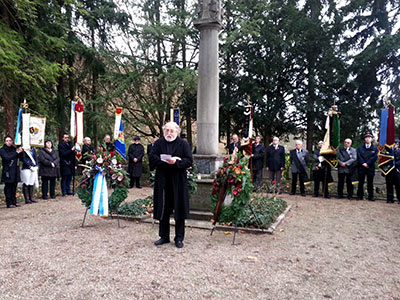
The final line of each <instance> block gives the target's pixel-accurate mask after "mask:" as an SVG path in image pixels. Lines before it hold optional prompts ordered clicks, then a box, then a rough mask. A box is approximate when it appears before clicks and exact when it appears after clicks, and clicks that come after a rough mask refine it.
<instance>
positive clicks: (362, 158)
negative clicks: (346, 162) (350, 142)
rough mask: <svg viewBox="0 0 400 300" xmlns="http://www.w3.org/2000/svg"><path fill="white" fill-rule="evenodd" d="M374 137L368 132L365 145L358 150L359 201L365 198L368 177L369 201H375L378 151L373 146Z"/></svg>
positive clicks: (365, 136)
mask: <svg viewBox="0 0 400 300" xmlns="http://www.w3.org/2000/svg"><path fill="white" fill-rule="evenodd" d="M372 139H373V135H372V134H371V133H370V132H367V133H366V134H365V135H364V140H365V144H364V145H362V146H360V147H358V149H357V160H358V190H357V200H362V199H363V198H364V181H365V176H367V188H368V200H369V201H375V199H374V176H375V162H376V159H377V158H378V149H377V147H376V146H375V145H374V144H372Z"/></svg>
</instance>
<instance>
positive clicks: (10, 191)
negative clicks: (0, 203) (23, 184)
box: [4, 182, 18, 206]
mask: <svg viewBox="0 0 400 300" xmlns="http://www.w3.org/2000/svg"><path fill="white" fill-rule="evenodd" d="M17 184H18V183H17V182H11V183H5V184H4V195H5V196H6V204H7V206H10V205H16V204H17V195H16V194H17Z"/></svg>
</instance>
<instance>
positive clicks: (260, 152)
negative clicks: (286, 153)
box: [251, 143, 265, 170]
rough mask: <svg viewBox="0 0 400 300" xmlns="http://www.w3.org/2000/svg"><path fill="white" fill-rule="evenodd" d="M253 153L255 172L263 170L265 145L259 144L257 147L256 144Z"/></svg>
mask: <svg viewBox="0 0 400 300" xmlns="http://www.w3.org/2000/svg"><path fill="white" fill-rule="evenodd" d="M252 153H253V155H254V156H253V157H252V158H251V160H252V168H253V170H261V169H262V168H263V167H264V155H265V146H264V144H263V143H259V144H258V145H257V146H256V144H253V146H252Z"/></svg>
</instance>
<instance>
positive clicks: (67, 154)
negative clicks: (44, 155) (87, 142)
mask: <svg viewBox="0 0 400 300" xmlns="http://www.w3.org/2000/svg"><path fill="white" fill-rule="evenodd" d="M72 147H73V145H72V143H71V142H69V143H66V142H64V141H61V142H60V143H59V144H58V153H59V155H60V173H61V176H71V175H73V174H74V172H75V153H74V151H73V150H72Z"/></svg>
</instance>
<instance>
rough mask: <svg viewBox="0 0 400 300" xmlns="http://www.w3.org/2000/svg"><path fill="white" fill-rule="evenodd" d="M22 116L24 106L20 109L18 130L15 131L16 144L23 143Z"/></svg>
mask: <svg viewBox="0 0 400 300" xmlns="http://www.w3.org/2000/svg"><path fill="white" fill-rule="evenodd" d="M21 117H22V108H20V109H19V110H18V121H17V130H16V132H15V140H14V144H15V145H21Z"/></svg>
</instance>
